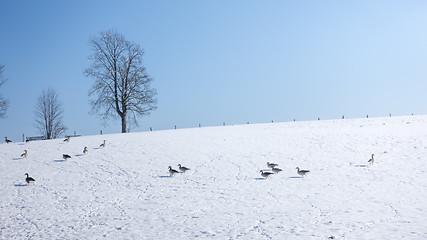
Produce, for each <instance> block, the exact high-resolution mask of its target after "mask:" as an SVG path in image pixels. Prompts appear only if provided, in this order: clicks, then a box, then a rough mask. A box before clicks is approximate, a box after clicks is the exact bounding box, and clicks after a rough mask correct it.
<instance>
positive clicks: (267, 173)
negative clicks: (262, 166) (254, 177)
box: [259, 170, 274, 178]
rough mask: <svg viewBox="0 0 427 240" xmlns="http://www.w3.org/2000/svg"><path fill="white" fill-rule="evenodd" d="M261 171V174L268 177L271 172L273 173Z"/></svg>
mask: <svg viewBox="0 0 427 240" xmlns="http://www.w3.org/2000/svg"><path fill="white" fill-rule="evenodd" d="M259 172H260V173H261V176H263V177H265V178H268V177H269V176H270V175H271V174H274V173H272V172H264V171H263V170H261V171H259Z"/></svg>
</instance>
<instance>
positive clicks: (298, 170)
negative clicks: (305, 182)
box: [295, 167, 310, 177]
mask: <svg viewBox="0 0 427 240" xmlns="http://www.w3.org/2000/svg"><path fill="white" fill-rule="evenodd" d="M295 169H296V170H297V173H298V174H299V175H300V176H301V177H304V176H305V175H306V174H307V173H309V172H310V171H309V170H300V169H299V167H296V168H295Z"/></svg>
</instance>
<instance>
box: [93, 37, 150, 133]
mask: <svg viewBox="0 0 427 240" xmlns="http://www.w3.org/2000/svg"><path fill="white" fill-rule="evenodd" d="M90 45H91V46H92V48H93V55H92V56H91V58H90V61H92V64H91V66H90V67H89V68H87V69H86V70H85V74H86V76H87V77H92V78H93V79H94V80H95V82H94V84H93V86H92V88H91V90H90V92H89V96H92V95H96V97H95V99H92V100H91V106H92V111H91V113H98V114H99V115H100V116H101V117H102V119H103V120H104V122H105V123H106V122H107V120H108V119H109V118H110V117H114V116H117V115H118V116H119V117H120V119H121V122H122V132H123V133H124V132H126V131H127V125H128V123H127V121H128V120H130V121H131V122H130V124H133V125H138V122H137V117H138V116H143V115H146V114H149V113H150V111H152V110H155V109H156V108H157V106H156V104H157V100H156V98H155V95H156V90H155V89H152V88H151V87H150V84H151V82H152V79H151V78H150V77H149V76H148V74H147V73H146V70H145V67H144V66H143V61H142V56H143V54H144V51H143V49H142V48H141V47H140V46H139V44H136V43H134V42H130V41H128V40H125V38H124V37H123V36H122V35H121V34H119V33H117V32H116V31H113V30H110V31H107V32H101V33H100V34H99V36H98V37H96V38H92V39H91V40H90Z"/></svg>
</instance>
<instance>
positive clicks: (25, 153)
mask: <svg viewBox="0 0 427 240" xmlns="http://www.w3.org/2000/svg"><path fill="white" fill-rule="evenodd" d="M21 157H23V158H26V157H27V150H24V153H23V154H21Z"/></svg>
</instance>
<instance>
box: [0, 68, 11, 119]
mask: <svg viewBox="0 0 427 240" xmlns="http://www.w3.org/2000/svg"><path fill="white" fill-rule="evenodd" d="M3 70H4V65H1V64H0V87H1V86H2V85H3V84H4V83H5V82H6V78H4V77H3ZM8 106H9V102H8V101H7V100H6V99H3V97H2V96H0V118H4V117H5V116H6V111H7V107H8Z"/></svg>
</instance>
